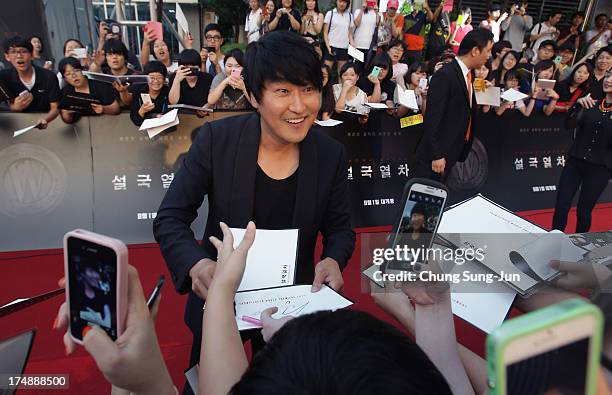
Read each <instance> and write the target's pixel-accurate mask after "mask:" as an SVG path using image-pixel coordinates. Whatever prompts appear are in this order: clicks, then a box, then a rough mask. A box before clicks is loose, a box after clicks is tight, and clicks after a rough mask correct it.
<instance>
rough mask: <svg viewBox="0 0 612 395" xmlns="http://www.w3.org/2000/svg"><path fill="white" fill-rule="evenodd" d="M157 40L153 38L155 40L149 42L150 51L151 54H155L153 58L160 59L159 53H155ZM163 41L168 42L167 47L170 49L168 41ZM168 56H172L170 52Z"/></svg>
mask: <svg viewBox="0 0 612 395" xmlns="http://www.w3.org/2000/svg"><path fill="white" fill-rule="evenodd" d="M157 41H158V40H153V41H151V42H150V43H149V53H150V54H151V55H153V58H155V59H156V60H159V59H157V55H155V43H156V42H157ZM161 41H163V42H164V44H166V47H168V49H170V46H169V45H168V43H167V42H166V41H164V40H161ZM168 56H170V52H168Z"/></svg>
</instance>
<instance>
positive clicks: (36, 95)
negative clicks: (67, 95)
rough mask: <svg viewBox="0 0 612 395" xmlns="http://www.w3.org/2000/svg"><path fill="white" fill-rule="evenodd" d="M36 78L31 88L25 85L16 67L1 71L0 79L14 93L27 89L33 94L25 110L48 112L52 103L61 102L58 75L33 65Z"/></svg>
mask: <svg viewBox="0 0 612 395" xmlns="http://www.w3.org/2000/svg"><path fill="white" fill-rule="evenodd" d="M32 67H33V68H34V73H35V74H36V80H35V82H34V86H33V87H32V89H31V90H29V89H28V88H26V87H25V85H23V83H22V82H21V80H20V79H19V74H18V73H17V70H15V69H14V68H12V67H11V68H10V69H7V70H1V71H0V81H2V85H3V86H5V87H6V88H8V89H9V90H10V91H11V92H13V94H15V95H18V94H20V93H21V92H23V91H25V90H27V91H29V92H30V93H31V94H32V96H33V100H32V103H30V105H29V106H28V107H27V108H26V109H25V110H24V111H23V112H46V111H49V110H50V109H51V103H55V102H59V99H60V89H59V83H58V81H57V77H56V76H55V74H53V73H52V72H50V71H49V70H45V69H43V68H40V67H38V66H32Z"/></svg>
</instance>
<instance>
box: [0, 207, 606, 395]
mask: <svg viewBox="0 0 612 395" xmlns="http://www.w3.org/2000/svg"><path fill="white" fill-rule="evenodd" d="M519 214H520V215H522V216H523V217H525V218H527V219H529V220H530V221H532V222H534V223H536V224H538V225H540V226H542V227H544V228H547V229H549V228H550V220H551V217H552V210H538V211H530V212H523V213H519ZM574 226H575V217H574V213H572V214H571V215H570V223H569V225H568V229H567V231H568V233H571V232H572V231H573V229H574ZM611 228H612V204H602V205H598V206H597V208H596V209H595V211H594V213H593V226H592V231H605V230H609V229H611ZM386 229H387V228H384V227H383V228H377V229H376V230H381V231H382V230H386ZM370 230H374V229H370ZM129 250H130V257H129V258H130V263H131V264H132V265H134V266H136V267H137V268H138V271H139V273H140V278H141V281H142V283H143V287H144V289H145V292H146V293H148V292H150V291H151V289H152V288H153V286H154V285H155V283H156V281H157V279H158V278H159V275H160V274H162V273H167V271H166V267H165V264H164V262H163V259H162V258H161V254H160V252H159V249H158V248H157V246H156V245H154V244H145V245H132V246H130V248H129ZM359 251H360V242H359V238H358V241H357V245H356V248H355V254H354V255H353V259H352V260H351V262H350V263H349V265H348V267H347V269H346V270H345V272H344V277H345V283H346V284H345V294H346V295H347V296H348V297H349V298H351V299H352V300H354V301H355V302H356V304H355V307H354V308H356V309H360V310H365V311H368V312H370V313H372V314H373V315H375V316H377V317H379V318H381V319H385V320H389V321H392V322H393V320H392V319H391V318H390V317H389V316H388V315H386V314H385V313H384V312H382V311H381V310H379V309H378V308H377V307H376V306H375V305H374V303H373V301H372V299H371V298H370V296H369V294H368V293H367V290H368V284H367V281H366V280H365V279H364V278H363V277H361V276H360V270H361V264H362V262H360V260H359V255H360V254H359ZM0 271H1V273H2V276H1V278H2V287H1V288H0V289H1V291H0V306H1V305H3V304H5V303H8V302H10V301H12V300H14V299H16V298H19V297H29V296H33V295H37V294H40V293H43V292H46V291H48V290H51V289H54V288H56V287H57V280H58V279H59V278H60V277H62V275H63V258H62V252H61V250H58V249H55V250H36V251H20V252H7V253H0ZM167 277H168V276H167ZM185 301H186V297H185V296H180V295H177V294H176V292H175V291H174V289H173V288H172V284H171V283H169V282H168V283H167V284H166V286H165V287H164V291H163V292H162V302H161V308H160V313H159V316H158V317H157V322H156V326H157V331H158V337H159V341H160V344H161V346H162V352H163V355H164V358H165V360H166V364H167V365H168V366H169V368H170V372H171V374H172V377H173V379H174V382H175V383H176V384H177V385H179V386H182V384H183V382H184V376H183V371H184V370H185V369H186V368H187V367H188V366H187V361H188V354H189V349H190V346H191V336H190V333H189V331H188V330H187V328H186V326H185V325H184V323H183V310H184V305H185ZM61 302H62V300H61V296H58V297H55V298H53V299H50V300H48V301H45V302H42V303H40V304H38V305H35V306H32V307H30V308H28V309H25V310H23V311H19V312H16V313H15V314H13V315H11V316H9V317H4V318H0V339H4V338H7V337H9V336H12V335H14V334H17V333H19V332H22V331H24V330H26V329H29V328H31V327H34V326H35V327H37V328H38V334H37V337H36V341H35V344H34V347H33V350H32V355H31V357H30V362H29V365H28V368H27V370H26V373H41V374H43V373H44V374H49V373H69V374H70V390H69V391H45V394H53V393H55V392H57V393H61V394H66V393H70V394H103V393H109V391H108V388H109V386H108V384H106V382H105V381H104V378H103V377H102V375H101V374H100V373H99V372H98V370H97V368H96V366H95V363H94V361H93V360H92V359H91V358H90V357H89V356H88V355H87V353H86V352H85V351H84V350H82V349H79V350H78V351H77V352H76V353H75V354H74V355H72V356H70V357H66V356H65V355H64V348H63V343H62V333H59V332H56V331H54V330H52V328H51V326H52V323H53V319H54V317H55V314H56V311H57V308H58V307H59V305H60V304H61ZM456 325H457V332H458V337H459V340H460V341H461V342H462V343H463V344H466V345H467V346H468V347H470V348H472V349H473V350H474V351H476V352H478V353H482V351H483V344H484V334H483V333H482V332H480V331H478V330H477V329H474V328H473V327H472V326H470V325H469V324H467V323H465V322H463V321H462V320H460V319H457V320H456ZM20 393H21V394H28V393H34V392H33V391H31V392H30V391H23V392H20Z"/></svg>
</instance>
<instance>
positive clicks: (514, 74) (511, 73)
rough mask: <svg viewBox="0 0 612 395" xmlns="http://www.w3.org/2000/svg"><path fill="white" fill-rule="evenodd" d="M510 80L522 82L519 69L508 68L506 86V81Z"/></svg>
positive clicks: (505, 80)
mask: <svg viewBox="0 0 612 395" xmlns="http://www.w3.org/2000/svg"><path fill="white" fill-rule="evenodd" d="M508 80H517V81H518V82H519V84H520V83H521V75H520V74H519V73H518V71H516V70H514V69H512V70H508V71H507V72H506V75H504V86H506V82H508Z"/></svg>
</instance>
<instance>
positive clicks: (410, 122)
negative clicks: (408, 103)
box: [400, 114, 423, 129]
mask: <svg viewBox="0 0 612 395" xmlns="http://www.w3.org/2000/svg"><path fill="white" fill-rule="evenodd" d="M420 123H423V114H417V115H412V116H409V117H406V118H400V128H402V129H403V128H407V127H408V126H414V125H418V124H420Z"/></svg>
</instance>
